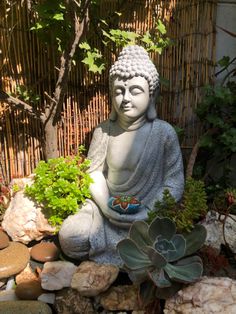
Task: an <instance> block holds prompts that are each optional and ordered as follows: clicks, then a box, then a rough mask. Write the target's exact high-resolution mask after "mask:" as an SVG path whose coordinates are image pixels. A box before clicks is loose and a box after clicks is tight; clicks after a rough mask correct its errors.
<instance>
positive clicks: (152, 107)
mask: <svg viewBox="0 0 236 314" xmlns="http://www.w3.org/2000/svg"><path fill="white" fill-rule="evenodd" d="M155 100H156V97H155V96H154V95H152V96H151V98H150V103H149V106H148V110H147V119H148V120H149V121H153V120H155V119H156V117H157V111H156V101H155Z"/></svg>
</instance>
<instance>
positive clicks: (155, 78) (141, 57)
mask: <svg viewBox="0 0 236 314" xmlns="http://www.w3.org/2000/svg"><path fill="white" fill-rule="evenodd" d="M117 75H118V76H119V77H122V78H127V79H128V78H133V77H135V76H142V77H144V78H145V79H146V80H147V81H148V84H149V94H150V95H152V94H153V92H154V91H155V90H156V88H157V87H158V86H159V74H158V72H157V70H156V67H155V65H154V64H153V62H152V60H151V59H150V58H149V56H148V53H147V51H146V50H145V49H144V48H143V47H141V46H138V45H130V46H126V47H125V48H123V50H122V51H121V52H120V54H119V57H118V59H117V61H115V63H114V64H113V65H112V66H111V69H110V72H109V85H110V87H111V86H112V84H111V83H112V80H113V78H114V77H115V76H117Z"/></svg>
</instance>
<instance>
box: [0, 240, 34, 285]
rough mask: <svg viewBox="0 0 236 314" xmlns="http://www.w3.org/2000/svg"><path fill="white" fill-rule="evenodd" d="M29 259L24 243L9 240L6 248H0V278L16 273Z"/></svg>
mask: <svg viewBox="0 0 236 314" xmlns="http://www.w3.org/2000/svg"><path fill="white" fill-rule="evenodd" d="M29 259H30V254H29V250H28V248H27V247H26V246H25V245H24V244H22V243H18V242H10V244H9V246H8V247H7V248H5V249H3V250H0V279H2V278H7V277H10V276H12V275H15V274H18V273H19V272H20V271H22V270H23V269H24V268H25V267H26V265H27V264H28V262H29Z"/></svg>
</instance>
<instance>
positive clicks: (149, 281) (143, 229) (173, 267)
mask: <svg viewBox="0 0 236 314" xmlns="http://www.w3.org/2000/svg"><path fill="white" fill-rule="evenodd" d="M205 238H206V229H205V228H204V227H203V226H202V225H196V226H195V227H194V229H193V230H192V231H191V232H190V233H186V234H176V226H175V223H174V222H173V221H172V220H171V219H169V218H167V217H164V218H160V217H156V218H155V220H153V221H152V223H151V224H150V225H148V224H147V223H146V222H144V221H135V222H134V223H133V224H132V225H131V228H130V230H129V235H128V238H126V239H123V240H121V241H120V242H119V243H118V244H117V249H118V252H119V255H120V257H121V259H122V261H123V262H124V266H125V269H126V270H127V271H128V274H129V277H130V278H131V280H132V281H134V282H136V283H141V287H140V288H141V295H143V296H144V295H145V294H146V293H147V290H150V289H151V290H153V288H155V295H156V297H158V298H164V299H165V298H167V297H170V296H171V295H172V294H173V293H175V292H176V291H177V290H179V289H180V287H181V286H182V284H183V283H191V282H195V281H196V280H198V279H199V278H200V277H201V275H202V271H203V267H202V261H201V259H200V257H198V256H190V255H192V254H193V253H195V252H196V251H197V250H199V249H200V247H201V246H202V245H203V244H204V242H205Z"/></svg>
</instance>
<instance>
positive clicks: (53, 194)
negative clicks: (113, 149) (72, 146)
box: [25, 147, 92, 226]
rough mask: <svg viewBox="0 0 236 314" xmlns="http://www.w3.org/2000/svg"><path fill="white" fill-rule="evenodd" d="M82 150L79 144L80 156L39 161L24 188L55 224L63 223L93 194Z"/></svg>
mask: <svg viewBox="0 0 236 314" xmlns="http://www.w3.org/2000/svg"><path fill="white" fill-rule="evenodd" d="M82 151H83V147H80V149H79V153H78V155H77V156H74V157H66V158H64V157H59V158H54V159H49V160H48V162H47V163H46V162H45V161H40V162H39V164H38V166H37V167H36V168H35V171H34V173H35V177H34V183H33V184H32V185H31V186H27V187H26V189H25V193H26V195H28V196H29V197H31V198H32V199H34V200H35V201H36V202H37V203H38V204H39V205H41V206H42V207H43V209H44V210H45V213H46V214H47V216H48V217H49V222H50V223H51V224H52V225H53V226H58V225H60V224H61V223H62V222H63V220H64V219H65V218H66V217H67V216H68V215H70V214H73V213H75V212H76V211H77V209H78V205H79V204H80V203H83V202H84V201H85V199H86V198H89V197H90V193H89V185H90V183H91V182H92V180H91V178H90V176H89V174H88V173H87V172H86V170H87V169H88V166H89V160H86V159H84V160H83V158H82V154H81V153H82Z"/></svg>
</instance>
